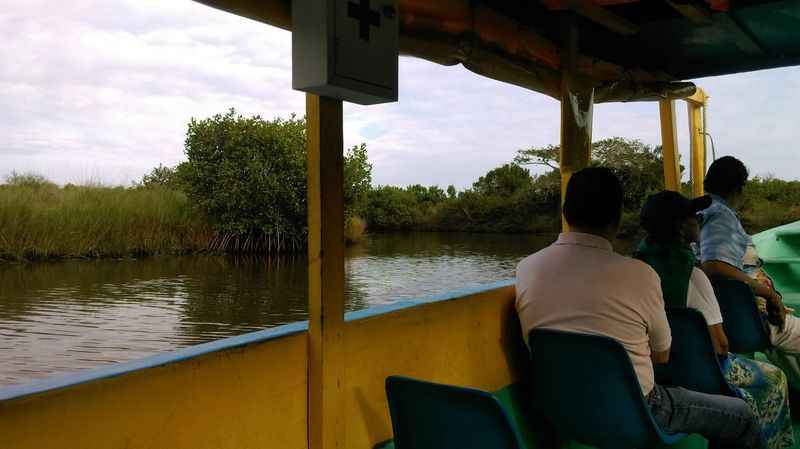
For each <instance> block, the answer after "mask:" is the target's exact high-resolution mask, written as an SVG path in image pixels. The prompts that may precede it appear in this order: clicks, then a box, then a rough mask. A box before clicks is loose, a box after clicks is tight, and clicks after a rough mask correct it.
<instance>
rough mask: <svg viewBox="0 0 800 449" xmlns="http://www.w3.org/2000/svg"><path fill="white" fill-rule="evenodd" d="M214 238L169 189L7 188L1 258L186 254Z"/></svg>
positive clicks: (0, 198)
mask: <svg viewBox="0 0 800 449" xmlns="http://www.w3.org/2000/svg"><path fill="white" fill-rule="evenodd" d="M212 238H213V232H212V230H211V228H210V226H208V224H206V223H205V221H204V220H203V219H202V217H200V216H198V214H197V213H196V212H195V211H193V209H192V207H191V204H190V202H189V200H188V198H187V197H186V195H185V194H183V193H182V192H179V191H174V190H169V189H159V188H156V189H132V188H123V187H102V186H74V185H67V186H65V187H59V186H57V185H55V184H52V183H49V182H46V181H40V182H31V183H27V184H26V183H21V184H19V185H0V259H3V260H6V261H36V260H46V259H64V258H100V257H128V256H143V255H158V254H185V253H193V252H198V251H202V250H204V249H206V248H208V247H209V244H210V242H211V241H212Z"/></svg>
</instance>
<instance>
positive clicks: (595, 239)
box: [555, 232, 614, 251]
mask: <svg viewBox="0 0 800 449" xmlns="http://www.w3.org/2000/svg"><path fill="white" fill-rule="evenodd" d="M555 245H575V246H587V247H590V248H597V249H602V250H605V251H614V248H613V247H612V246H611V242H609V241H608V240H607V239H605V238H603V237H600V236H599V235H594V234H585V233H583V232H562V233H561V234H559V235H558V240H556V242H555Z"/></svg>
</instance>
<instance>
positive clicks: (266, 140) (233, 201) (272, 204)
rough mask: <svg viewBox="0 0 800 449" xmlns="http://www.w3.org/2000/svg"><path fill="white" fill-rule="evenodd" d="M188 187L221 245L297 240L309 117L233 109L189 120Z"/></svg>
mask: <svg viewBox="0 0 800 449" xmlns="http://www.w3.org/2000/svg"><path fill="white" fill-rule="evenodd" d="M185 152H186V156H187V158H188V162H187V164H188V165H187V168H186V183H185V184H186V185H185V188H186V192H187V194H188V195H189V197H190V198H191V199H192V201H193V202H194V203H195V204H197V206H198V207H199V208H200V210H202V211H203V213H204V214H205V215H206V217H208V219H209V221H210V222H211V223H212V225H213V226H214V229H215V230H216V231H217V232H218V234H219V235H220V242H219V246H220V247H221V248H224V249H238V250H253V251H258V250H262V249H268V250H269V249H272V247H273V246H274V247H275V248H276V249H277V250H282V249H286V248H287V247H290V248H297V247H300V246H301V244H302V242H303V239H304V237H305V230H306V214H305V210H306V195H305V190H306V188H305V187H306V185H305V183H306V169H305V166H306V159H305V121H304V120H301V119H297V118H295V117H294V116H292V117H290V118H289V119H286V120H284V119H281V118H276V119H274V120H271V121H265V120H263V119H261V117H259V116H253V117H243V116H241V115H239V114H237V113H236V111H235V110H233V109H231V110H229V111H228V112H227V113H225V114H217V115H215V116H213V117H211V118H207V119H204V120H196V119H192V120H191V121H190V122H189V127H188V130H187V132H186V144H185Z"/></svg>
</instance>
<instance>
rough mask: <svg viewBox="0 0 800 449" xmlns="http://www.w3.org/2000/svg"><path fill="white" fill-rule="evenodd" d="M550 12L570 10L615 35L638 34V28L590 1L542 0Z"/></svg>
mask: <svg viewBox="0 0 800 449" xmlns="http://www.w3.org/2000/svg"><path fill="white" fill-rule="evenodd" d="M542 3H544V5H545V6H546V7H547V8H548V9H551V10H554V11H559V10H571V11H574V12H575V13H577V14H578V15H580V16H582V17H584V18H586V19H589V20H591V21H592V22H595V23H597V24H599V25H601V26H603V27H605V28H607V29H609V30H611V31H613V32H615V33H617V34H621V35H624V36H633V35H634V34H637V33H639V26H638V25H636V24H635V23H633V22H631V21H629V20H627V19H625V18H624V17H621V16H619V15H617V14H614V13H613V12H611V11H609V10H607V9H606V8H603V7H602V6H600V5H598V4H597V3H595V2H594V1H592V0H543V1H542Z"/></svg>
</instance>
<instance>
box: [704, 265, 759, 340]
mask: <svg viewBox="0 0 800 449" xmlns="http://www.w3.org/2000/svg"><path fill="white" fill-rule="evenodd" d="M711 285H712V286H713V287H714V294H715V295H716V297H717V302H719V309H720V312H722V327H723V329H725V334H726V335H727V336H728V345H729V347H730V351H731V352H735V353H739V354H752V353H754V352H757V351H764V350H765V349H767V348H769V347H770V346H771V343H770V341H769V336H768V335H767V330H766V329H765V328H764V322H763V321H762V320H761V312H759V311H758V306H757V305H756V297H755V295H754V294H753V290H752V289H751V288H750V286H749V285H747V284H745V283H744V282H742V281H737V280H734V279H725V278H720V277H714V278H712V279H711Z"/></svg>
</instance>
